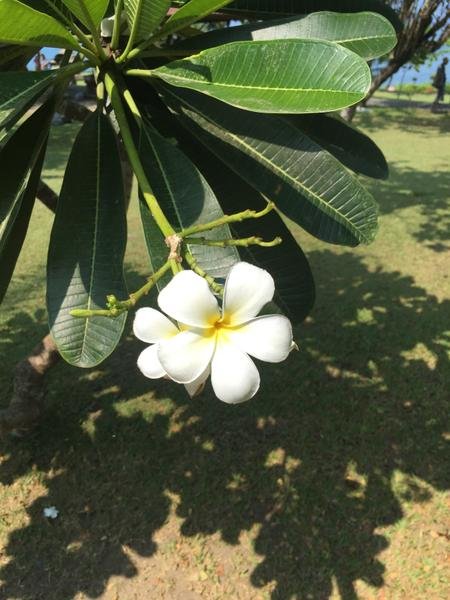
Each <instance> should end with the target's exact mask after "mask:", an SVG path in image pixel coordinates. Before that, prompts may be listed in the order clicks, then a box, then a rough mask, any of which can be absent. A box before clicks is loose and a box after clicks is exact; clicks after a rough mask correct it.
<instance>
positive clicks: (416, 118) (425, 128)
mask: <svg viewBox="0 0 450 600" xmlns="http://www.w3.org/2000/svg"><path fill="white" fill-rule="evenodd" d="M355 123H356V124H357V125H358V126H359V125H363V126H364V129H366V130H367V131H368V132H369V134H370V132H373V131H379V130H380V128H383V129H400V130H402V131H409V132H411V133H424V134H427V133H428V134H429V135H434V134H436V133H440V134H442V136H443V137H442V143H443V144H445V143H446V141H445V140H446V137H445V136H446V134H447V135H448V133H450V115H449V113H446V112H442V113H441V114H433V113H432V112H431V111H430V110H428V109H422V108H419V109H417V108H416V109H412V108H396V107H390V108H387V107H373V106H370V107H369V109H368V110H367V111H365V112H363V113H357V118H356V119H355Z"/></svg>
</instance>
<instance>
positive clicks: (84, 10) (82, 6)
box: [75, 0, 107, 61]
mask: <svg viewBox="0 0 450 600" xmlns="http://www.w3.org/2000/svg"><path fill="white" fill-rule="evenodd" d="M78 4H79V5H80V9H81V11H82V13H83V16H84V18H85V20H86V24H87V26H88V28H89V31H90V32H91V35H92V40H93V42H94V44H95V49H96V50H97V54H98V56H99V57H100V60H101V61H104V60H106V59H107V56H106V54H105V51H104V50H103V48H102V43H101V41H100V36H99V34H98V31H97V28H96V26H95V23H94V21H93V20H92V17H91V13H90V12H89V11H88V9H87V8H86V4H85V0H79V1H78ZM75 27H76V25H75ZM77 29H78V27H77ZM78 31H80V30H79V29H78Z"/></svg>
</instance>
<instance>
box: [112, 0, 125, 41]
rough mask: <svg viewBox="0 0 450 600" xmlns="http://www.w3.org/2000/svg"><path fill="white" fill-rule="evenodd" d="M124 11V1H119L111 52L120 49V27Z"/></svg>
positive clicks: (115, 15)
mask: <svg viewBox="0 0 450 600" xmlns="http://www.w3.org/2000/svg"><path fill="white" fill-rule="evenodd" d="M122 10H123V0H118V1H117V5H116V12H115V14H114V27H113V34H112V38H111V50H117V48H118V47H119V39H120V27H121V24H122Z"/></svg>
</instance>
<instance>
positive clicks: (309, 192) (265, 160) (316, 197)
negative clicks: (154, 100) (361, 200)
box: [181, 100, 369, 242]
mask: <svg viewBox="0 0 450 600" xmlns="http://www.w3.org/2000/svg"><path fill="white" fill-rule="evenodd" d="M181 101H182V103H184V104H186V105H187V106H189V107H190V108H191V109H192V110H193V111H194V112H197V111H196V110H195V108H194V107H193V106H192V105H191V104H189V102H187V101H185V100H181ZM200 116H201V117H202V118H203V119H205V120H206V121H207V122H208V123H210V124H212V125H213V126H215V127H220V126H219V125H217V124H215V122H214V121H213V120H211V119H210V118H208V117H207V116H205V114H201V115H200ZM220 129H222V131H224V136H225V137H226V136H229V137H230V138H232V139H234V140H236V141H237V142H238V144H240V145H242V146H244V147H245V148H246V149H248V151H249V154H251V155H252V154H253V155H256V156H258V157H261V158H262V161H261V162H265V163H267V164H269V165H272V166H273V168H274V169H275V170H276V171H278V172H279V173H281V174H283V175H284V176H285V177H286V178H287V179H289V180H290V181H292V182H294V183H295V184H296V185H298V186H299V187H300V188H301V189H302V190H304V191H306V192H307V194H309V195H310V196H312V197H313V198H315V199H316V200H317V201H318V202H319V204H320V205H324V206H325V207H326V208H328V209H331V210H332V212H333V214H335V215H336V216H337V217H338V221H342V219H343V220H344V221H345V222H346V223H348V224H349V226H350V228H351V229H352V230H353V231H356V232H358V233H359V235H361V237H362V239H363V240H364V241H365V242H368V241H369V238H368V237H366V236H365V235H364V234H363V233H362V232H361V230H360V229H359V228H358V227H357V226H356V225H355V224H354V223H353V222H352V221H350V219H348V218H347V217H346V216H345V215H343V214H341V213H339V212H338V211H337V210H336V209H335V208H334V207H333V206H331V205H330V204H327V203H326V202H325V201H324V200H322V198H321V197H320V196H318V195H317V194H315V192H313V191H311V190H310V189H309V188H308V187H306V186H305V185H304V184H303V183H301V182H300V181H298V180H297V179H295V178H294V177H292V176H291V175H290V174H289V173H287V172H286V171H284V170H283V169H281V168H280V167H278V166H277V165H276V164H275V163H273V162H271V161H270V160H269V159H267V158H266V157H265V156H264V155H263V154H260V153H259V152H257V151H256V150H255V149H254V148H253V147H252V146H250V145H249V144H247V143H246V142H244V141H243V140H242V139H241V138H239V137H238V136H236V135H234V134H233V133H231V132H230V131H227V130H225V129H223V128H220ZM324 212H325V213H328V211H324Z"/></svg>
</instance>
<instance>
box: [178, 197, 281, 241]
mask: <svg viewBox="0 0 450 600" xmlns="http://www.w3.org/2000/svg"><path fill="white" fill-rule="evenodd" d="M274 208H275V204H274V203H273V202H268V203H267V206H266V207H265V208H264V209H263V210H260V211H256V210H250V209H247V210H243V211H242V212H239V213H236V214H234V215H224V216H223V217H220V218H219V219H216V220H215V221H210V222H209V223H200V224H199V225H192V227H188V228H187V229H182V230H181V231H180V232H178V235H179V236H180V237H182V238H183V239H185V238H186V237H189V236H190V235H194V234H196V233H202V232H203V231H210V230H211V229H216V227H221V226H222V225H227V224H228V223H239V222H240V221H245V220H246V219H260V218H261V217H264V216H265V215H267V214H268V213H269V212H270V211H271V210H273V209H274Z"/></svg>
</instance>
